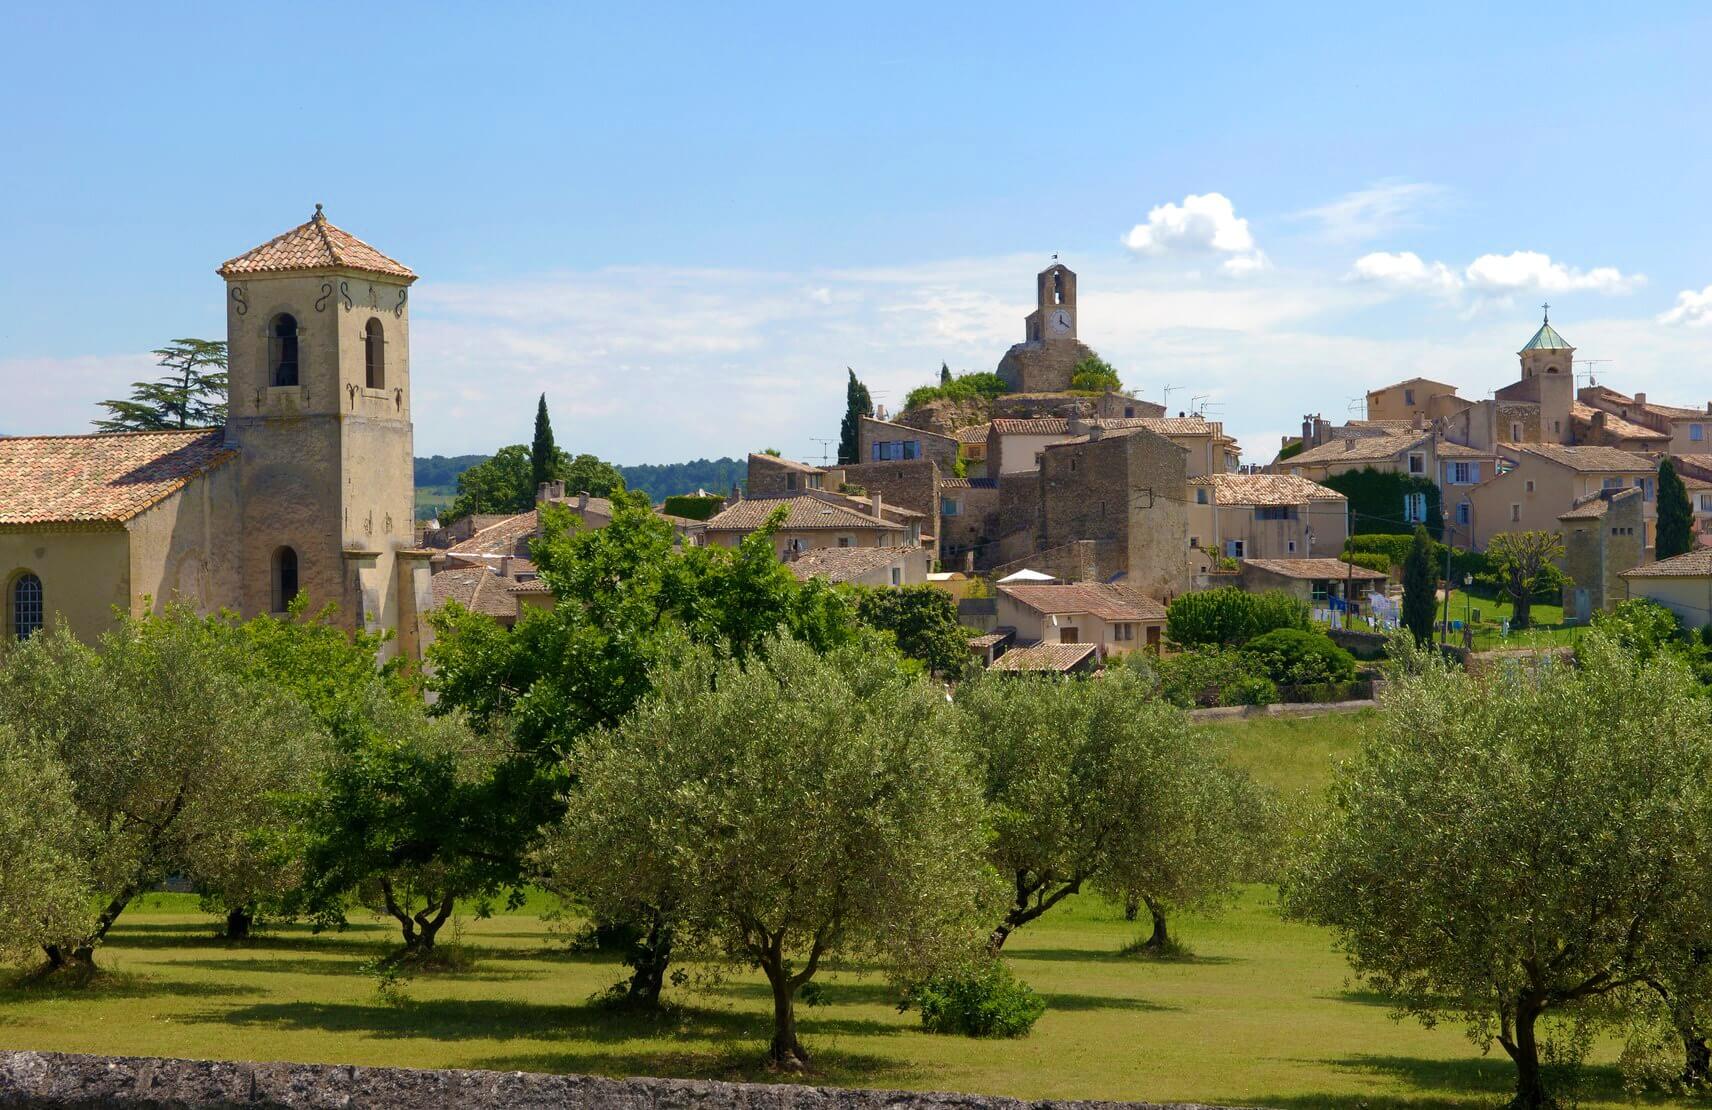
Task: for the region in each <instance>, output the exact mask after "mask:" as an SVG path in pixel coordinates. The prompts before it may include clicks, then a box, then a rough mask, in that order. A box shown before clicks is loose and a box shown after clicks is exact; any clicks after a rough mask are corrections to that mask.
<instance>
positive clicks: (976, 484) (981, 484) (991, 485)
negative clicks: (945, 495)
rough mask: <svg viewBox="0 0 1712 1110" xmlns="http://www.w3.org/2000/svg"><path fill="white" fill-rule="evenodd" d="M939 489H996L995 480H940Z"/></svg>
mask: <svg viewBox="0 0 1712 1110" xmlns="http://www.w3.org/2000/svg"><path fill="white" fill-rule="evenodd" d="M939 488H940V489H998V488H999V480H998V479H997V478H941V479H940V480H939Z"/></svg>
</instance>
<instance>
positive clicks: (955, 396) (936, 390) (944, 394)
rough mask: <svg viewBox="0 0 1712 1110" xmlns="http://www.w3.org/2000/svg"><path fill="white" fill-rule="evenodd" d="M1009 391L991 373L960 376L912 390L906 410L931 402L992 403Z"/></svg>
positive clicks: (998, 378)
mask: <svg viewBox="0 0 1712 1110" xmlns="http://www.w3.org/2000/svg"><path fill="white" fill-rule="evenodd" d="M1009 390H1010V386H1008V385H1006V384H1005V380H1004V379H1003V378H1001V377H999V376H998V375H997V374H994V373H992V372H991V371H987V370H983V371H979V372H976V373H972V374H959V375H957V376H956V377H955V378H952V379H951V381H949V382H946V383H941V384H938V385H924V386H918V387H917V388H915V389H912V390H910V391H909V394H908V395H907V396H906V397H905V398H904V408H906V409H913V408H916V407H918V406H920V405H925V404H927V403H928V402H930V401H974V400H986V401H990V400H992V399H993V398H994V397H998V396H1000V395H1001V394H1004V393H1006V392H1008V391H1009Z"/></svg>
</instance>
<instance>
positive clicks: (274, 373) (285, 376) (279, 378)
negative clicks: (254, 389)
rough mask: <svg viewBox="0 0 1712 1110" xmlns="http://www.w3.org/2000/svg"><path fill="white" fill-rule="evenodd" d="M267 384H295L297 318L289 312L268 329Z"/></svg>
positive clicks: (278, 317) (275, 320)
mask: <svg viewBox="0 0 1712 1110" xmlns="http://www.w3.org/2000/svg"><path fill="white" fill-rule="evenodd" d="M268 384H270V385H296V384H297V317H295V316H293V315H292V314H291V313H289V312H282V313H280V314H279V315H278V316H275V317H274V318H273V323H272V324H271V325H269V327H268Z"/></svg>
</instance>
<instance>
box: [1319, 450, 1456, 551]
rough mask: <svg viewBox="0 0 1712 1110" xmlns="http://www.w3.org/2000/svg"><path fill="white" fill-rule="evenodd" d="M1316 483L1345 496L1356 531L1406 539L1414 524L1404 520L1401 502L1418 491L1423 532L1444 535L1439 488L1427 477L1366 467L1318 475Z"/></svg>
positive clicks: (1434, 537) (1434, 536)
mask: <svg viewBox="0 0 1712 1110" xmlns="http://www.w3.org/2000/svg"><path fill="white" fill-rule="evenodd" d="M1320 484H1321V485H1322V486H1325V487H1326V488H1328V489H1335V490H1337V491H1338V492H1339V493H1341V494H1343V495H1344V496H1345V497H1347V498H1348V499H1349V515H1350V519H1351V521H1352V522H1353V525H1354V528H1355V530H1356V531H1357V532H1360V533H1371V532H1380V533H1392V532H1401V533H1402V535H1403V538H1404V539H1407V538H1408V537H1409V535H1410V534H1411V533H1413V532H1414V530H1415V526H1414V525H1413V524H1407V523H1404V520H1403V502H1404V499H1405V498H1407V497H1410V496H1413V495H1415V494H1420V495H1422V496H1423V497H1424V498H1425V500H1426V525H1427V531H1428V532H1429V533H1431V534H1432V537H1433V539H1435V540H1437V539H1440V538H1442V537H1443V535H1444V516H1443V514H1442V512H1441V510H1440V494H1439V487H1438V485H1437V483H1435V482H1434V481H1433V480H1432V479H1431V478H1425V477H1422V476H1420V475H1416V474H1400V473H1398V472H1396V471H1387V470H1376V469H1374V468H1373V467H1371V466H1367V467H1362V468H1361V469H1360V470H1346V471H1344V472H1343V473H1342V474H1334V475H1332V476H1331V477H1329V478H1322V479H1320ZM1401 561H1402V560H1400V559H1399V560H1398V562H1401Z"/></svg>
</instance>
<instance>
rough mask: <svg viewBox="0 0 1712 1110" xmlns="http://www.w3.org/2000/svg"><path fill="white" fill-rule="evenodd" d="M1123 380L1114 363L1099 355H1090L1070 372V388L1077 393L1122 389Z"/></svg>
mask: <svg viewBox="0 0 1712 1110" xmlns="http://www.w3.org/2000/svg"><path fill="white" fill-rule="evenodd" d="M1122 388H1123V382H1122V381H1120V380H1119V379H1118V372H1117V371H1116V370H1114V369H1112V364H1111V363H1109V362H1107V361H1106V360H1105V359H1103V358H1101V357H1100V356H1099V355H1089V356H1088V357H1087V358H1085V359H1083V360H1082V361H1081V362H1078V363H1077V364H1076V367H1075V369H1074V370H1072V371H1071V372H1070V389H1071V391H1072V392H1076V393H1106V392H1108V391H1115V390H1120V389H1122Z"/></svg>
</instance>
